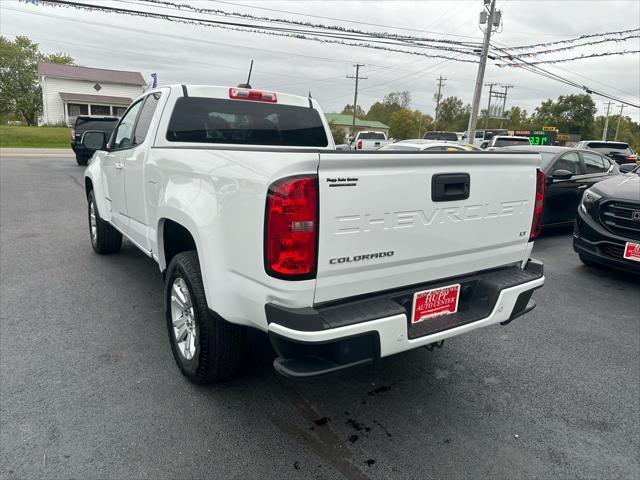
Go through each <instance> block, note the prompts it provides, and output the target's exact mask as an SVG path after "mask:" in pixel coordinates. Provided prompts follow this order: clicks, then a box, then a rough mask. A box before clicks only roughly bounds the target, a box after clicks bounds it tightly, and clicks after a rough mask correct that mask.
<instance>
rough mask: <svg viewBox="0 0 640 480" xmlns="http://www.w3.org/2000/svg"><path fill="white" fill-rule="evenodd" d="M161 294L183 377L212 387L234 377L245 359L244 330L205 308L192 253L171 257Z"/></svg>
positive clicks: (205, 303)
mask: <svg viewBox="0 0 640 480" xmlns="http://www.w3.org/2000/svg"><path fill="white" fill-rule="evenodd" d="M164 292H165V315H166V320H167V330H168V332H169V341H170V342H171V350H172V351H173V357H174V358H175V360H176V363H177V364H178V367H180V370H181V371H182V373H183V374H184V375H185V376H186V377H187V378H188V379H189V380H191V381H192V382H194V383H211V382H215V381H218V380H224V379H226V378H229V377H232V376H233V375H235V374H236V373H237V372H238V370H240V367H241V366H242V363H243V360H244V356H245V349H246V329H245V327H242V326H240V325H235V324H232V323H229V322H227V321H226V320H224V319H223V318H222V317H220V315H218V314H216V313H214V312H212V311H211V310H209V308H208V307H207V300H206V298H205V294H204V285H203V283H202V275H201V273H200V263H199V260H198V254H197V253H196V252H195V251H190V252H182V253H179V254H177V255H176V256H175V257H173V259H172V260H171V263H170V264H169V268H167V275H166V277H165V290H164Z"/></svg>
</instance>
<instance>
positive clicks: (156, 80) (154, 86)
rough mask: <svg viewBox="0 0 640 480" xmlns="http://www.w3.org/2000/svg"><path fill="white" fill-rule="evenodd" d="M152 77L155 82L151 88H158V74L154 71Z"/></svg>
mask: <svg viewBox="0 0 640 480" xmlns="http://www.w3.org/2000/svg"><path fill="white" fill-rule="evenodd" d="M151 78H153V84H152V85H151V88H156V87H157V86H158V74H157V73H152V74H151Z"/></svg>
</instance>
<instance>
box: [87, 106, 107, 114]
mask: <svg viewBox="0 0 640 480" xmlns="http://www.w3.org/2000/svg"><path fill="white" fill-rule="evenodd" d="M91 115H105V116H106V115H111V107H109V105H91Z"/></svg>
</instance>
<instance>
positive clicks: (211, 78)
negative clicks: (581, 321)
mask: <svg viewBox="0 0 640 480" xmlns="http://www.w3.org/2000/svg"><path fill="white" fill-rule="evenodd" d="M31 1H33V0H31ZM86 1H87V2H90V1H93V0H86ZM174 1H177V0H174ZM182 2H184V3H189V4H191V5H197V6H201V7H208V8H219V9H224V10H228V11H236V12H245V13H252V14H256V15H264V16H271V17H278V18H290V19H296V20H307V21H313V22H318V23H324V24H327V25H342V26H353V27H357V28H360V29H363V30H368V31H386V32H394V33H404V34H412V35H420V33H419V32H417V31H408V30H399V29H396V28H394V27H400V28H402V29H414V30H418V31H422V32H424V33H423V35H425V36H432V37H442V38H449V39H455V40H463V41H478V42H480V41H481V40H482V32H481V31H480V30H479V28H478V14H479V12H480V11H481V10H482V0H447V1H410V2H409V1H408V2H404V1H346V0H344V1H331V0H321V1H304V2H303V1H297V2H296V1H252V0H238V3H235V2H226V1H225V2H222V1H220V2H217V1H215V2H214V1H189V0H180V1H179V2H177V3H182ZM96 3H103V4H107V5H116V6H119V7H125V8H136V6H135V5H134V3H135V0H111V1H104V2H96ZM497 7H498V8H499V9H500V10H502V12H503V28H502V31H501V32H499V33H496V34H494V36H493V38H492V40H495V41H496V42H499V43H500V44H504V45H509V46H515V45H526V44H532V43H541V42H551V41H554V40H560V39H565V38H571V37H575V36H579V35H584V34H590V33H600V32H606V31H613V30H623V29H631V28H639V27H640V1H638V0H631V1H622V0H621V1H612V0H604V1H597V0H557V1H556V0H546V1H545V0H498V3H497ZM138 8H140V7H138ZM142 8H145V9H149V8H148V7H142ZM274 10H280V11H274ZM157 11H164V12H166V11H167V10H157ZM187 13H188V12H184V13H182V14H183V15H186V14H187ZM178 14H180V12H178ZM192 15H193V14H192ZM307 15H316V16H322V17H332V18H335V19H336V20H327V19H322V18H309V17H307ZM218 18H219V17H218ZM354 20H355V21H358V22H365V23H371V24H378V25H385V26H372V25H365V24H362V23H360V24H353V23H350V22H349V21H354ZM0 30H1V33H2V35H5V36H7V37H9V38H13V37H14V36H16V35H27V36H29V37H30V38H31V39H32V40H34V41H35V42H37V43H39V44H40V48H41V50H42V51H43V52H46V53H51V52H65V53H68V54H70V55H71V56H72V57H73V58H74V59H75V61H76V63H77V64H79V65H84V66H91V67H98V68H112V69H121V70H135V71H140V72H142V74H143V75H144V76H145V78H148V77H149V74H150V73H151V72H156V73H157V74H158V79H159V82H160V83H161V84H163V83H164V84H167V83H196V84H217V85H235V84H237V83H240V82H242V81H244V80H245V78H246V72H247V69H248V65H249V61H250V59H252V58H253V59H254V60H255V66H254V72H253V76H252V81H251V83H252V84H253V86H254V87H256V88H264V89H273V90H280V91H285V92H288V93H295V94H300V95H307V93H308V92H309V91H311V94H312V96H313V97H314V98H316V99H317V100H318V101H319V102H320V103H321V105H322V107H323V109H324V110H325V111H326V112H332V111H340V110H341V109H342V107H343V106H344V105H345V104H346V103H352V102H353V80H349V79H347V78H345V76H346V75H348V74H349V75H352V74H353V67H352V64H353V63H356V62H357V63H363V64H365V65H366V66H365V67H364V68H362V69H361V75H363V76H366V77H368V78H367V80H363V81H362V82H361V90H360V94H359V102H358V103H359V104H360V105H362V106H363V107H364V108H365V110H366V109H368V107H369V106H370V105H371V104H372V103H373V102H375V101H377V100H379V99H381V98H382V97H383V96H384V95H385V94H386V93H388V92H391V91H401V90H409V91H410V92H411V94H412V99H413V102H412V107H413V108H419V109H421V110H422V111H424V112H426V113H429V114H433V110H434V107H435V104H434V102H433V95H434V92H435V90H436V79H437V77H438V76H439V75H442V76H443V77H446V78H447V81H446V82H445V86H444V91H443V94H444V96H451V95H456V96H458V97H460V98H461V99H462V100H463V101H464V102H465V103H467V102H470V101H471V98H472V96H473V87H474V81H475V77H476V72H477V65H476V64H472V63H459V62H453V61H445V62H443V60H441V59H429V58H422V57H418V56H414V55H407V54H402V53H392V52H385V51H379V50H370V49H366V48H356V47H347V46H340V45H332V44H324V43H318V42H312V41H307V40H298V39H293V38H278V37H274V36H268V35H261V34H257V33H240V32H233V31H226V30H222V29H219V28H210V27H203V26H196V25H184V24H178V23H174V22H168V21H163V20H157V19H148V18H139V17H130V16H124V15H119V14H115V13H100V12H86V11H79V10H76V9H72V8H52V7H47V6H43V5H33V4H27V3H20V2H18V1H17V0H0ZM468 37H472V38H468ZM625 49H628V50H640V39H634V40H631V41H627V42H624V43H609V44H604V45H600V46H590V47H583V48H581V49H577V50H574V51H569V52H559V53H556V54H550V55H548V57H542V59H546V58H562V57H569V56H575V55H580V54H582V53H584V54H588V53H594V52H604V51H616V50H625ZM544 67H545V68H546V69H548V70H549V71H552V72H554V73H557V74H560V75H562V76H565V77H567V78H569V79H571V80H573V81H576V82H579V83H580V84H584V85H587V86H589V87H592V88H594V89H598V90H600V91H604V92H606V93H609V94H611V95H614V96H616V97H619V98H623V99H626V100H628V101H631V102H633V103H636V104H638V103H640V80H639V79H640V54H633V55H625V56H618V57H613V56H611V57H601V58H594V59H585V60H578V61H574V62H569V63H561V64H559V65H557V66H552V65H549V66H544ZM485 82H486V83H488V82H498V83H508V84H511V85H514V86H515V88H513V89H511V90H510V91H509V98H508V100H507V108H509V107H510V106H512V105H518V106H521V107H522V108H525V109H526V110H527V111H528V112H529V113H531V112H532V111H533V109H534V108H535V107H536V106H538V105H539V104H540V102H541V101H542V100H544V99H548V98H553V99H556V98H557V97H558V96H559V95H563V94H571V93H581V92H580V91H579V90H577V89H575V88H573V87H569V86H566V85H563V84H561V83H558V82H555V81H552V80H548V79H545V78H543V77H540V76H537V75H534V74H533V73H530V72H527V71H524V70H521V69H514V68H511V69H505V68H498V67H497V66H495V65H493V64H492V63H491V62H489V64H488V66H487V71H486V74H485ZM483 93H484V95H483V99H482V104H481V105H482V106H483V108H484V106H485V105H486V99H487V96H486V94H487V93H486V92H483ZM593 98H594V101H595V102H596V104H597V106H598V109H599V111H600V112H601V113H602V112H603V111H604V109H605V107H604V104H605V102H606V100H605V99H604V98H602V97H597V96H594V97H593ZM616 105H617V104H616ZM614 108H615V110H616V111H619V106H618V107H614ZM624 113H625V115H630V116H631V117H632V118H633V119H634V120H635V121H640V109H637V108H633V107H627V108H625V110H624Z"/></svg>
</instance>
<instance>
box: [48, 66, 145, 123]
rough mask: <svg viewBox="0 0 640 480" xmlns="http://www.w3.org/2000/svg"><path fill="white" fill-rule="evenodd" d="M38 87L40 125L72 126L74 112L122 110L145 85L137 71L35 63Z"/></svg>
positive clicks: (99, 112) (117, 112)
mask: <svg viewBox="0 0 640 480" xmlns="http://www.w3.org/2000/svg"><path fill="white" fill-rule="evenodd" d="M38 77H39V78H40V85H41V87H42V116H41V117H40V119H39V122H38V123H39V124H40V125H56V124H61V123H64V124H66V125H72V124H73V123H74V121H75V118H76V117H77V116H78V115H116V116H120V115H122V114H123V113H124V111H125V110H126V108H127V107H128V106H129V104H130V103H131V101H132V100H133V99H134V98H136V97H137V96H139V95H140V94H141V93H142V92H143V91H144V88H145V81H144V78H143V77H142V74H140V72H126V71H122V70H105V69H102V68H88V67H76V66H73V65H59V64H55V63H38Z"/></svg>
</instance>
